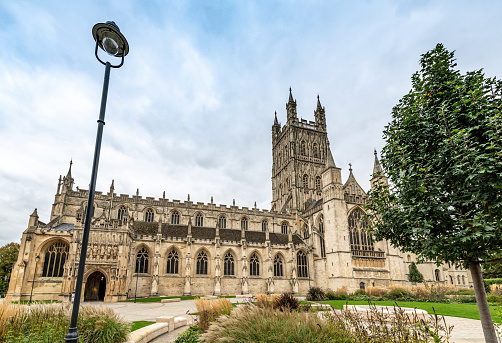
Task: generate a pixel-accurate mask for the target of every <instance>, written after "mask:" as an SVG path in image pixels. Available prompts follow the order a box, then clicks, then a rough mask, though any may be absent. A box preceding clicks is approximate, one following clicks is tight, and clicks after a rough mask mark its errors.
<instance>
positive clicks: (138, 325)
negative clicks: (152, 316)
mask: <svg viewBox="0 0 502 343" xmlns="http://www.w3.org/2000/svg"><path fill="white" fill-rule="evenodd" d="M152 324H155V322H148V321H144V320H138V321H135V322H132V326H131V332H133V331H136V330H139V329H141V328H144V327H145V326H148V325H152Z"/></svg>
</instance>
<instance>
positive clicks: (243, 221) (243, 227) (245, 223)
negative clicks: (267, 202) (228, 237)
mask: <svg viewBox="0 0 502 343" xmlns="http://www.w3.org/2000/svg"><path fill="white" fill-rule="evenodd" d="M247 229H248V219H247V218H246V217H242V219H241V230H247Z"/></svg>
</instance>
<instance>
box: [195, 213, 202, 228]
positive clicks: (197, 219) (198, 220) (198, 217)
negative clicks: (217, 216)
mask: <svg viewBox="0 0 502 343" xmlns="http://www.w3.org/2000/svg"><path fill="white" fill-rule="evenodd" d="M195 226H199V227H202V226H204V217H202V214H200V213H197V215H196V216H195Z"/></svg>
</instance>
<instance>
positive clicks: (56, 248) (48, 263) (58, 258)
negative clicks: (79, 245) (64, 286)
mask: <svg viewBox="0 0 502 343" xmlns="http://www.w3.org/2000/svg"><path fill="white" fill-rule="evenodd" d="M69 250H70V247H69V246H68V244H66V243H64V242H57V243H54V244H52V245H51V246H50V247H49V249H47V252H46V253H45V259H44V269H43V271H42V276H47V277H62V276H63V273H64V264H65V262H66V259H67V258H68V251H69Z"/></svg>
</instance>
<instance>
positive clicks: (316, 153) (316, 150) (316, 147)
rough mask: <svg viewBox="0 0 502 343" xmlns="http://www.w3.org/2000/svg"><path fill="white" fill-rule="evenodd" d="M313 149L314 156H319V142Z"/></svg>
mask: <svg viewBox="0 0 502 343" xmlns="http://www.w3.org/2000/svg"><path fill="white" fill-rule="evenodd" d="M312 150H313V155H314V158H319V147H318V146H317V143H314V146H313V147H312Z"/></svg>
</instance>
